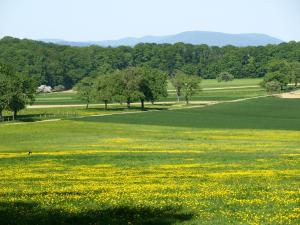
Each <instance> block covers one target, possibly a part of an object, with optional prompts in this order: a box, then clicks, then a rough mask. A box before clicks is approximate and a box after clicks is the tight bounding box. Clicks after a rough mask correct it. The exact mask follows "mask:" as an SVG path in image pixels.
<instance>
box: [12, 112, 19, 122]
mask: <svg viewBox="0 0 300 225" xmlns="http://www.w3.org/2000/svg"><path fill="white" fill-rule="evenodd" d="M17 114H18V111H16V110H14V112H13V120H15V118H16V117H17Z"/></svg>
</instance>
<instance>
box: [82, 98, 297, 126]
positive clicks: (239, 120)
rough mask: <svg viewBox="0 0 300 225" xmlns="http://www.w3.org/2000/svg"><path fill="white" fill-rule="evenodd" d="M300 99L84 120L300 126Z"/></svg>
mask: <svg viewBox="0 0 300 225" xmlns="http://www.w3.org/2000/svg"><path fill="white" fill-rule="evenodd" d="M299 112H300V100H299V99H280V98H276V97H266V98H257V99H251V100H247V101H241V102H227V103H226V102H225V103H220V104H216V105H213V106H210V107H204V108H192V109H183V110H180V111H162V112H152V113H150V114H137V115H134V116H132V115H129V114H127V115H114V116H110V117H108V118H104V117H87V118H83V119H82V120H83V121H93V122H95V121H99V122H108V123H125V124H151V125H154V124H155V125H159V126H175V127H191V128H221V129H222V128H224V129H227V128H233V129H271V130H274V129H278V130H300V116H299Z"/></svg>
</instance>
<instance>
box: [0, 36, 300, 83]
mask: <svg viewBox="0 0 300 225" xmlns="http://www.w3.org/2000/svg"><path fill="white" fill-rule="evenodd" d="M272 60H285V61H287V62H289V63H291V62H300V42H294V41H292V42H289V43H281V44H279V45H267V46H257V47H253V46H251V47H234V46H224V47H216V46H211V47H209V46H207V45H191V44H184V43H176V44H173V45H172V44H138V45H136V46H134V47H127V46H120V47H116V48H112V47H100V46H89V47H71V46H62V45H56V44H49V43H43V42H39V41H33V40H28V39H23V40H21V39H17V38H12V37H4V38H2V39H1V40H0V61H2V62H4V63H10V64H13V65H14V66H15V67H16V72H20V73H22V74H25V75H28V76H30V77H34V78H37V79H38V81H39V84H46V85H50V86H51V87H54V86H57V85H63V86H64V87H65V88H66V89H69V88H71V87H73V86H74V85H75V84H76V83H77V82H78V81H80V80H81V79H82V78H84V77H94V76H97V75H99V74H111V73H112V72H114V71H116V70H124V69H127V68H130V67H149V68H151V69H159V70H160V71H163V72H165V73H166V74H168V75H169V76H171V75H172V74H174V73H175V71H176V70H180V71H182V72H184V73H185V74H187V75H196V76H200V77H201V78H205V79H206V78H211V79H215V78H216V77H217V76H218V75H219V74H220V73H221V72H223V71H227V72H228V73H230V74H232V75H233V76H234V77H235V78H246V77H247V78H251V77H263V76H264V75H265V74H266V73H267V72H268V66H267V65H268V63H269V62H270V61H272Z"/></svg>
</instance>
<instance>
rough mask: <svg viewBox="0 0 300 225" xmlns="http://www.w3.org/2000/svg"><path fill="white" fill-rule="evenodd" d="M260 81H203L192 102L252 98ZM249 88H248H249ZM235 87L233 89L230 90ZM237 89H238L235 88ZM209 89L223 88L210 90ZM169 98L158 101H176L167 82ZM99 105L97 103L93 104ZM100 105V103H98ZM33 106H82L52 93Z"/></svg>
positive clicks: (72, 98)
mask: <svg viewBox="0 0 300 225" xmlns="http://www.w3.org/2000/svg"><path fill="white" fill-rule="evenodd" d="M261 81H262V79H260V78H258V79H236V80H233V81H229V82H217V81H216V80H203V81H202V83H201V88H202V89H203V91H201V92H200V93H199V94H197V95H196V96H194V97H193V98H192V100H196V101H199V100H202V101H215V100H232V99H238V98H245V97H254V96H259V95H263V94H265V91H264V90H263V89H262V88H260V87H259V83H260V82H261ZM249 86H250V87H249ZM232 87H235V89H231V88H232ZM236 87H238V88H236ZM211 88H224V89H216V90H214V89H212V90H211ZM168 90H169V96H168V97H167V98H162V99H160V101H176V95H175V92H174V87H173V86H172V84H171V82H168ZM93 103H99V102H93ZM100 103H102V102H100ZM34 104H35V105H76V104H84V102H83V101H81V100H80V99H79V98H78V97H77V96H76V93H72V92H71V93H64V92H54V93H47V94H39V95H37V96H36V101H35V103H34Z"/></svg>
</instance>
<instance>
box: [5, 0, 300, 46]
mask: <svg viewBox="0 0 300 225" xmlns="http://www.w3.org/2000/svg"><path fill="white" fill-rule="evenodd" d="M191 30H200V31H219V32H227V33H265V34H269V35H272V36H275V37H277V38H280V39H282V40H284V41H289V40H297V41H300V0H206V1H204V0H0V37H3V36H6V35H9V36H14V37H19V38H25V37H26V38H32V39H42V38H58V39H65V40H70V41H88V40H95V41H99V40H105V39H118V38H122V37H127V36H134V37H140V36H144V35H166V34H175V33H179V32H183V31H191Z"/></svg>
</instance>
